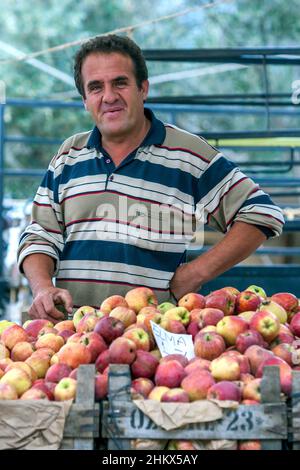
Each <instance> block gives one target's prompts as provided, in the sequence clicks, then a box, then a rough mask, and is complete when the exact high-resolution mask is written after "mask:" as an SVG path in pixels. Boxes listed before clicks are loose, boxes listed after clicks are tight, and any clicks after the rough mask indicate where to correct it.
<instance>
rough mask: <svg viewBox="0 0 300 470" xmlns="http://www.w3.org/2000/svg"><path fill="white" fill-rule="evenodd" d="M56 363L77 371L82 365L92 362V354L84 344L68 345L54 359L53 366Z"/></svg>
mask: <svg viewBox="0 0 300 470" xmlns="http://www.w3.org/2000/svg"><path fill="white" fill-rule="evenodd" d="M56 362H58V363H64V364H67V365H68V366H70V367H71V368H72V369H76V367H78V366H79V365H80V364H89V363H90V362H91V353H90V351H89V350H88V349H87V347H86V346H84V345H83V344H82V343H67V344H65V345H64V346H63V347H62V348H61V349H60V350H59V351H58V352H57V353H56V354H55V355H54V356H53V357H52V359H51V364H55V363H56Z"/></svg>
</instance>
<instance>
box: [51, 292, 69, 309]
mask: <svg viewBox="0 0 300 470" xmlns="http://www.w3.org/2000/svg"><path fill="white" fill-rule="evenodd" d="M54 300H55V302H57V301H58V300H60V301H61V302H62V303H63V304H64V306H65V309H66V310H67V312H68V313H72V309H73V299H72V296H71V294H70V293H69V292H68V291H67V290H65V289H64V290H60V291H59V292H57V293H56V294H55V296H54Z"/></svg>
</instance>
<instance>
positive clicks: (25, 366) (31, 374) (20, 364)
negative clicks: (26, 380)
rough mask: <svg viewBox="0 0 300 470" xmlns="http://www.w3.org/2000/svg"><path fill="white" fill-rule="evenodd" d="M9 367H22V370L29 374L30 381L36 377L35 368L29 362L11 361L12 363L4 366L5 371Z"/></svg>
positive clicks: (9, 368)
mask: <svg viewBox="0 0 300 470" xmlns="http://www.w3.org/2000/svg"><path fill="white" fill-rule="evenodd" d="M11 369H22V370H24V371H25V372H26V374H28V375H29V377H30V378H31V381H32V382H34V380H36V379H37V374H36V372H35V370H34V369H33V368H32V367H31V366H30V365H29V364H26V362H22V361H17V362H12V363H10V364H8V365H7V367H6V368H5V373H6V372H8V371H9V370H11Z"/></svg>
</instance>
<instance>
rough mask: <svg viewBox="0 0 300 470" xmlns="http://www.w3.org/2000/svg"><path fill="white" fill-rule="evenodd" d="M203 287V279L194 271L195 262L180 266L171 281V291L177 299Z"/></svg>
mask: <svg viewBox="0 0 300 470" xmlns="http://www.w3.org/2000/svg"><path fill="white" fill-rule="evenodd" d="M200 288H201V279H199V276H197V275H196V273H195V271H194V264H193V262H190V263H187V264H183V265H181V266H179V267H178V268H177V269H176V271H175V273H174V276H173V277H172V279H171V281H170V291H171V293H172V294H173V295H174V296H175V298H176V299H177V300H179V299H181V297H183V296H184V295H185V294H188V293H189V292H197V291H198V290H200Z"/></svg>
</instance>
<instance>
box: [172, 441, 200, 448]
mask: <svg viewBox="0 0 300 470" xmlns="http://www.w3.org/2000/svg"><path fill="white" fill-rule="evenodd" d="M197 449H198V447H196V446H195V445H194V444H193V441H182V440H178V439H175V440H173V441H169V444H168V447H167V450H197Z"/></svg>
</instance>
